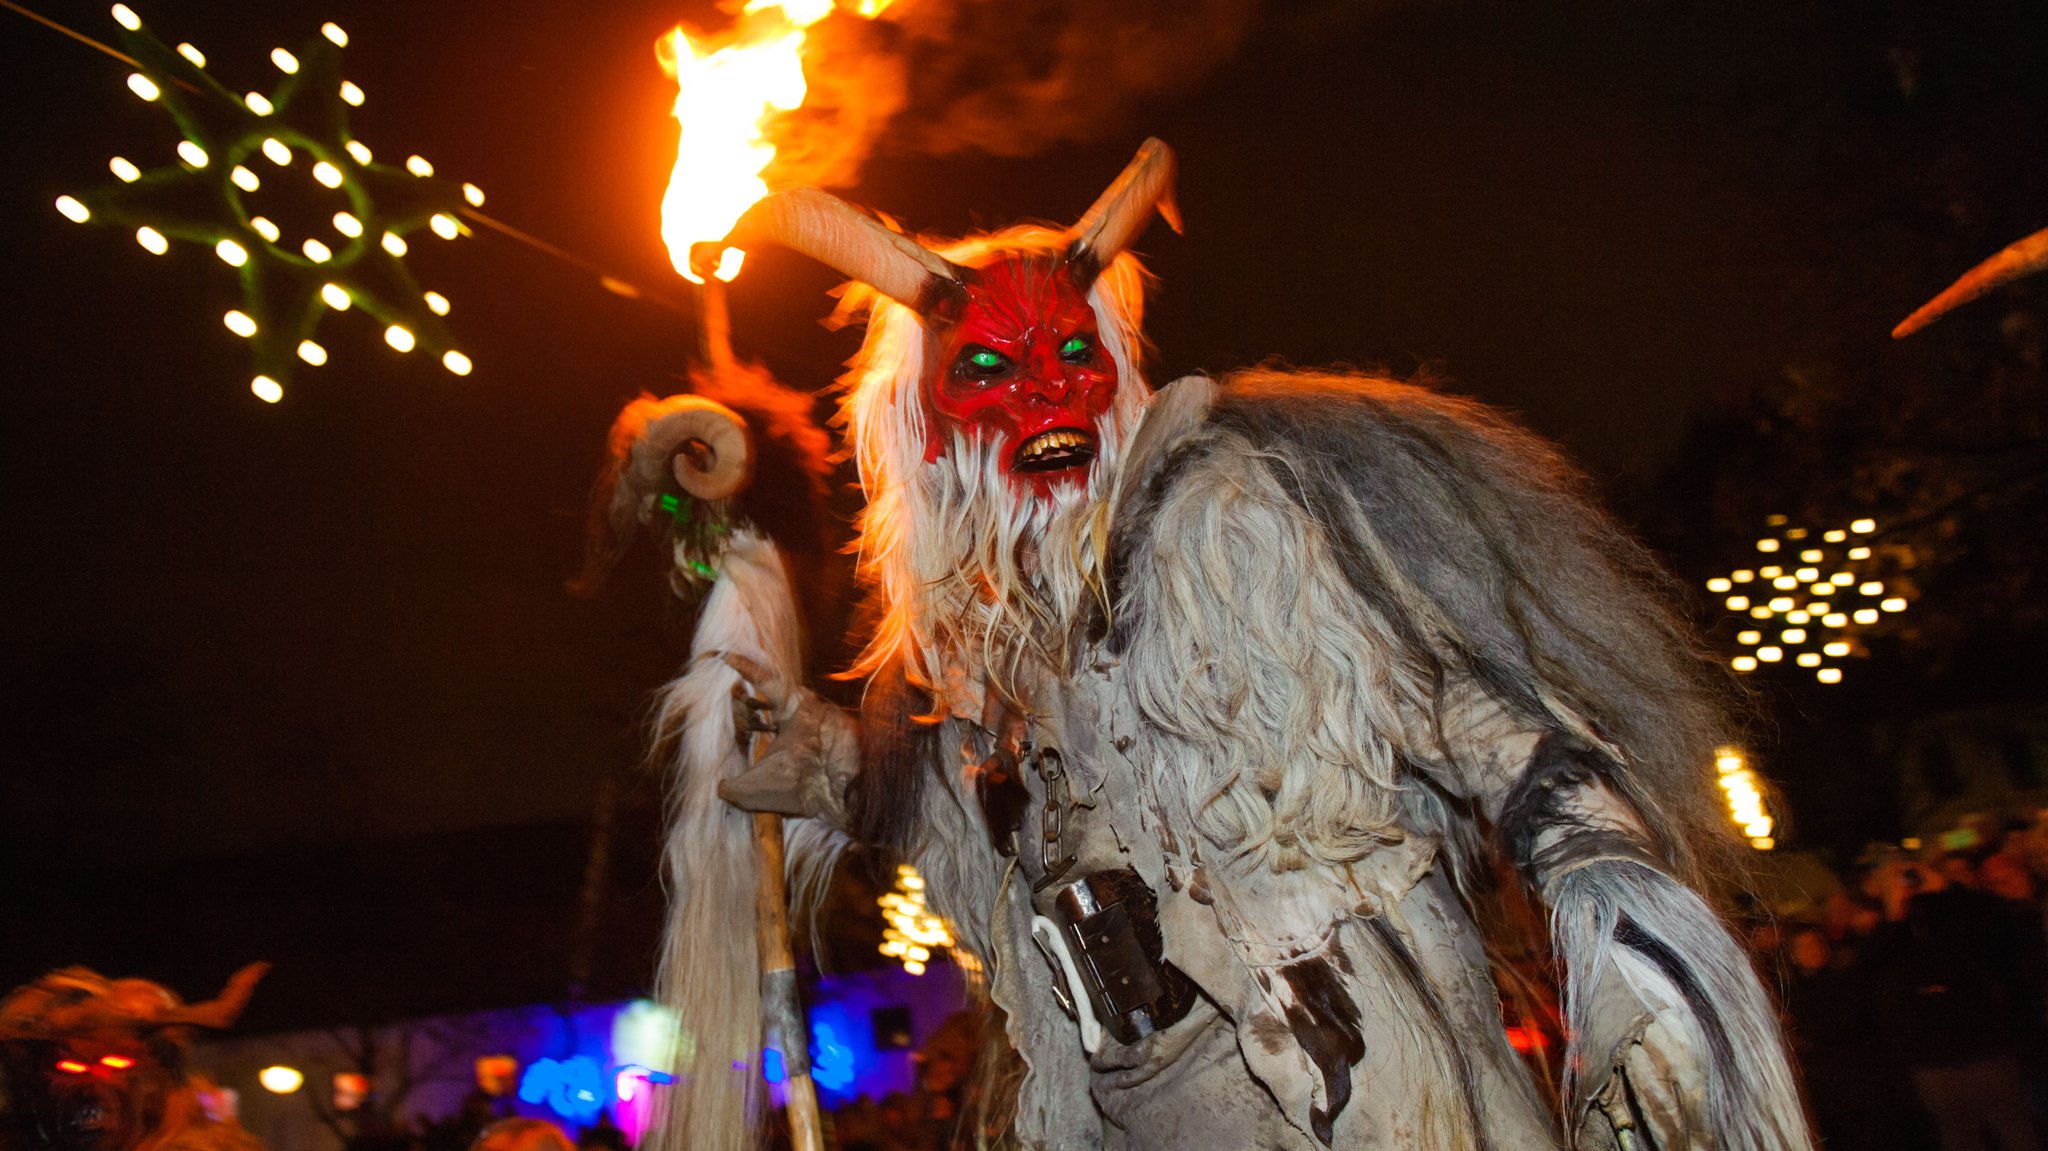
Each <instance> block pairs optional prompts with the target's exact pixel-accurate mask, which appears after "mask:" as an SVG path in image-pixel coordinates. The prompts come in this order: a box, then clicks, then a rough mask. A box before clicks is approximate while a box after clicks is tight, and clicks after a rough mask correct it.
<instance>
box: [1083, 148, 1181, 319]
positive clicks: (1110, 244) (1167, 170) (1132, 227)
mask: <svg viewBox="0 0 2048 1151" xmlns="http://www.w3.org/2000/svg"><path fill="white" fill-rule="evenodd" d="M1177 167H1178V164H1177V162H1176V161H1175V160H1174V158H1173V149H1172V148H1169V147H1167V146H1166V142H1165V141H1163V140H1160V139H1158V138H1156V137H1155V138H1153V139H1150V140H1147V141H1145V142H1144V144H1142V145H1140V146H1139V148H1138V154H1137V155H1136V156H1134V157H1132V158H1131V162H1130V163H1129V164H1126V165H1125V166H1124V170H1123V172H1122V174H1120V175H1119V176H1117V178H1116V182H1115V183H1113V184H1111V185H1110V186H1109V189H1108V190H1107V191H1105V192H1103V193H1102V195H1101V196H1100V197H1099V198H1097V199H1096V201H1095V204H1094V206H1093V207H1091V208H1089V209H1088V211H1087V212H1086V213H1084V214H1083V215H1082V216H1081V220H1080V222H1079V223H1077V224H1075V225H1074V226H1073V227H1072V228H1070V229H1068V231H1067V234H1068V235H1069V236H1070V237H1072V240H1071V242H1070V243H1069V244H1068V246H1067V262H1068V263H1069V264H1071V265H1072V266H1073V268H1074V276H1075V278H1076V279H1077V280H1079V281H1080V282H1081V285H1082V287H1084V288H1085V287H1086V286H1088V285H1089V284H1092V283H1094V282H1095V277H1096V276H1099V275H1101V274H1102V269H1104V268H1106V267H1108V266H1109V262H1110V261H1111V260H1114V259H1116V257H1117V253H1119V252H1121V251H1123V250H1124V248H1125V247H1126V246H1127V245H1129V244H1130V242H1131V241H1132V240H1135V239H1137V238H1138V233H1140V232H1142V231H1144V230H1145V225H1146V224H1149V223H1151V222H1152V210H1153V209H1154V208H1157V209H1159V214H1160V215H1161V216H1163V217H1164V218H1165V219H1166V222H1167V224H1169V225H1171V226H1172V228H1173V230H1174V231H1176V232H1178V231H1180V230H1181V228H1180V207H1179V205H1177V204H1175V203H1174V200H1173V177H1174V172H1175V169H1176V168H1177Z"/></svg>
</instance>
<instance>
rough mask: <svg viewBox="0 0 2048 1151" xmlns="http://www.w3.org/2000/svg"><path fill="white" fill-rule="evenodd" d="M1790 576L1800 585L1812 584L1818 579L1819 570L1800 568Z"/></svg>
mask: <svg viewBox="0 0 2048 1151" xmlns="http://www.w3.org/2000/svg"><path fill="white" fill-rule="evenodd" d="M1792 575H1793V578H1795V579H1797V580H1798V581H1799V582H1800V583H1812V582H1813V581H1815V580H1817V579H1819V578H1820V569H1819V568H1800V569H1799V570H1798V571H1796V572H1793V573H1792Z"/></svg>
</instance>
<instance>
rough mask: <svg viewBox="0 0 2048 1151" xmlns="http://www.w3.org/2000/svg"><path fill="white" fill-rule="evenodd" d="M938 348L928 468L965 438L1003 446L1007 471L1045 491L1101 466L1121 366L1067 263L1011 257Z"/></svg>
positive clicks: (978, 278)
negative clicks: (1104, 424) (1103, 430)
mask: <svg viewBox="0 0 2048 1151" xmlns="http://www.w3.org/2000/svg"><path fill="white" fill-rule="evenodd" d="M939 346H940V355H939V359H938V363H937V364H936V365H935V367H934V370H933V371H932V373H931V376H930V384H929V389H928V392H927V396H926V398H927V402H928V406H929V411H928V415H929V416H930V419H929V420H928V421H927V424H926V428H927V430H926V438H925V460H926V462H931V461H933V460H936V459H938V458H939V457H940V456H942V455H944V454H945V451H946V448H947V446H948V445H949V444H950V443H951V442H952V438H953V433H954V432H956V431H957V432H959V433H961V434H962V435H963V436H964V437H965V438H968V439H972V438H974V436H975V435H976V434H977V433H979V434H980V436H981V437H982V439H983V440H984V441H986V442H989V443H993V444H998V445H1000V448H999V450H1000V451H1001V453H1002V468H1003V471H1004V473H1005V474H1006V475H1010V476H1012V477H1015V478H1016V479H1018V480H1021V481H1026V482H1029V483H1031V484H1033V485H1034V486H1035V487H1037V488H1038V489H1039V490H1040V491H1041V492H1042V491H1045V490H1047V489H1049V488H1050V487H1051V486H1052V485H1053V484H1055V483H1057V482H1059V481H1061V480H1065V479H1078V478H1079V477H1080V476H1082V475H1083V474H1084V473H1085V471H1086V469H1087V467H1088V465H1089V464H1090V463H1092V462H1094V459H1095V456H1096V454H1097V452H1098V451H1099V438H1100V433H1099V431H1098V430H1097V428H1096V421H1097V420H1099V419H1101V417H1102V414H1103V413H1104V412H1106V411H1108V410H1109V406H1110V404H1111V402H1112V401H1114V400H1115V398H1116V388H1117V373H1116V361H1115V360H1113V359H1111V358H1110V355H1109V351H1108V349H1106V348H1104V347H1103V346H1102V340H1101V336H1100V334H1099V333H1098V332H1097V331H1096V323H1095V310H1094V309H1093V308H1091V307H1089V306H1088V299H1087V295H1086V293H1085V292H1084V291H1083V289H1082V288H1081V287H1080V286H1079V285H1078V284H1076V283H1075V282H1074V278H1073V276H1072V274H1071V272H1070V270H1069V265H1068V264H1067V263H1066V261H1063V260H1060V259H1057V258H1055V257H1050V256H1035V257H1011V258H1009V259H1005V260H1002V261H999V262H997V263H994V264H990V265H988V266H987V267H984V268H980V269H978V270H977V271H976V272H975V273H974V276H973V278H972V280H971V281H970V283H969V285H968V288H967V302H966V305H965V307H964V308H963V309H962V310H961V313H960V320H959V322H958V323H956V324H953V325H951V326H950V327H949V328H948V330H947V331H946V332H945V333H944V334H943V336H942V337H941V339H940V345H939Z"/></svg>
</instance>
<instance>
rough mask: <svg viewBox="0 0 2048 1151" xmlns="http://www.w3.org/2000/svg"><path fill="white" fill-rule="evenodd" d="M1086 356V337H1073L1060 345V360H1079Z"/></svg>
mask: <svg viewBox="0 0 2048 1151" xmlns="http://www.w3.org/2000/svg"><path fill="white" fill-rule="evenodd" d="M1087 354H1088V337H1086V336H1075V337H1074V338H1073V339H1070V340H1068V341H1067V342H1066V343H1064V344H1061V345H1060V358H1061V359H1063V360H1074V359H1079V358H1081V357H1082V356H1085V355H1087Z"/></svg>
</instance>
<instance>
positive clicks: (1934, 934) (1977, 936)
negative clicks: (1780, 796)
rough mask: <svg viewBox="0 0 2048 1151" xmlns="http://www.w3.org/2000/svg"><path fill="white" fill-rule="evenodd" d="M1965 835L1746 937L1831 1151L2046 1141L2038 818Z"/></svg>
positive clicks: (1879, 868)
mask: <svg viewBox="0 0 2048 1151" xmlns="http://www.w3.org/2000/svg"><path fill="white" fill-rule="evenodd" d="M1962 838H1963V839H1965V840H1970V839H1974V840H1975V842H1974V843H1971V844H1970V845H1969V846H1966V847H1964V846H1958V847H1955V848H1952V849H1947V850H1943V849H1940V848H1935V849H1931V850H1925V851H1921V850H1906V849H1896V850H1891V849H1886V850H1880V851H1874V852H1872V853H1870V854H1869V855H1868V856H1866V858H1865V859H1864V860H1863V862H1862V864H1861V866H1860V867H1859V868H1858V869H1857V870H1856V872H1855V873H1854V874H1853V875H1852V876H1851V877H1849V881H1848V882H1846V883H1845V884H1844V885H1843V887H1842V888H1841V889H1840V890H1838V891H1835V892H1833V893H1832V894H1830V895H1828V896H1827V898H1826V899H1825V901H1824V902H1823V903H1822V904H1821V905H1820V906H1819V908H1818V909H1817V911H1816V912H1815V913H1814V914H1812V915H1810V916H1808V917H1806V918H1805V919H1803V920H1781V921H1765V922H1763V923H1761V924H1759V925H1758V927H1757V928H1756V930H1755V932H1754V935H1753V938H1754V941H1755V943H1756V945H1757V950H1758V951H1759V952H1760V953H1761V956H1762V958H1763V959H1764V960H1765V961H1766V963H1768V962H1769V961H1770V960H1772V959H1776V960H1777V961H1778V963H1779V964H1780V969H1781V970H1782V971H1783V972H1784V980H1785V982H1784V1000H1785V1009H1786V1013H1787V1023H1788V1026H1789V1028H1790V1031H1791V1035H1792V1039H1793V1044H1794V1047H1795V1048H1796V1050H1797V1052H1798V1055H1799V1060H1800V1064H1801V1067H1802V1069H1803V1071H1804V1074H1805V1080H1806V1087H1807V1093H1808V1098H1809V1100H1810V1102H1811V1105H1812V1108H1813V1113H1814V1119H1815V1121H1816V1123H1817V1125H1818V1127H1819V1128H1820V1131H1821V1133H1822V1135H1823V1136H1824V1138H1825V1140H1826V1146H1827V1147H1828V1148H1829V1149H1830V1151H1837V1149H1839V1151H1862V1149H1865V1148H1870V1149H1880V1151H1888V1149H1893V1148H1899V1149H1904V1148H1932V1147H1939V1148H1941V1149H1942V1151H1975V1149H1978V1148H1985V1149H1989V1148H1994V1147H1995V1148H1999V1149H2000V1151H2034V1149H2037V1148H2042V1147H2044V1146H2048V1144H2044V1143H2043V1141H2042V1138H2041V1134H2040V1133H2041V1131H2042V1130H2044V1127H2048V1125H2044V1123H2043V1119H2044V1117H2048V1045H2044V1043H2043V1039H2044V1037H2048V920H2044V903H2043V898H2042V896H2043V892H2044V890H2048V825H2044V824H2043V823H2041V822H2038V821H2037V822H2034V823H2022V824H2015V825H2012V826H2009V827H2006V828H2004V829H2001V830H1999V831H1996V832H1993V833H1990V834H1985V835H1981V836H1978V835H1965V836H1963V837H1962ZM1908 842H1909V843H1910V842H1911V841H1908Z"/></svg>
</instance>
